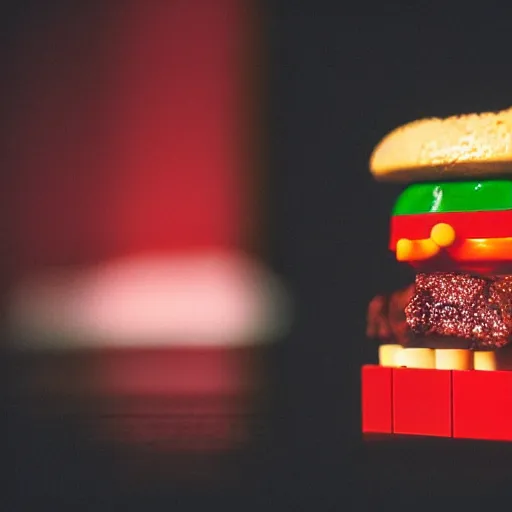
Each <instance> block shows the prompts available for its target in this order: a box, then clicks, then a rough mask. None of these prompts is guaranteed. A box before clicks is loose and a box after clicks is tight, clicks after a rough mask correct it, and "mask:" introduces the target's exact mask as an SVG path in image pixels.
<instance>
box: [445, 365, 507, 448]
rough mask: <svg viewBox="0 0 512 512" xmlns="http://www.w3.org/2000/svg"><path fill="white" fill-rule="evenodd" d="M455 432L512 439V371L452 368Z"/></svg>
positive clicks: (456, 433)
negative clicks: (457, 369) (454, 369)
mask: <svg viewBox="0 0 512 512" xmlns="http://www.w3.org/2000/svg"><path fill="white" fill-rule="evenodd" d="M453 436H454V437H458V438H466V439H487V440H496V441H512V372H510V371H492V372H490V371H489V372H487V371H478V370H473V371H454V372H453Z"/></svg>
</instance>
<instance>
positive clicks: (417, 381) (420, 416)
mask: <svg viewBox="0 0 512 512" xmlns="http://www.w3.org/2000/svg"><path fill="white" fill-rule="evenodd" d="M451 373H452V372H451V371H450V370H426V369H413V368H394V369H393V432H394V433H395V434H412V435H424V436H438V437H451V435H452V413H451V407H452V400H451V394H452V391H451V385H452V379H451Z"/></svg>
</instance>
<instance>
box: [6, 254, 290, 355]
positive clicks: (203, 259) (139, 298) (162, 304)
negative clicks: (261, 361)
mask: <svg viewBox="0 0 512 512" xmlns="http://www.w3.org/2000/svg"><path fill="white" fill-rule="evenodd" d="M9 302H10V304H9V306H10V307H9V315H8V318H9V329H10V334H11V336H10V339H11V342H12V344H13V348H23V349H41V348H50V347H51V348H58V349H69V348H77V347H115V346H141V345H142V346H181V345H182V346H212V345H213V346H216V345H224V346H226V345H227V346H236V345H247V344H252V343H261V342H266V341H269V340H271V339H273V338H275V337H276V336H279V334H280V333H282V332H283V330H284V329H285V328H286V326H287V324H288V322H289V319H290V312H289V304H288V300H287V297H286V295H285V292H284V290H283V287H282V286H281V283H280V282H279V280H278V279H277V278H276V276H274V275H273V274H272V273H270V272H269V271H268V270H266V269H265V268H264V267H263V266H261V265H260V264H258V263H257V262H255V261H254V260H251V259H250V258H248V257H246V256H244V255H239V254H234V253H221V252H210V253H201V254H192V255H180V256H175V255H172V256H160V257H137V258H126V259H122V260H118V261H112V262H109V263H107V264H104V265H102V266H100V267H95V268H94V267H93V268H92V269H86V270H74V271H69V270H68V271H60V272H59V273H57V272H55V273H53V274H52V273H49V274H47V275H45V276H43V277H37V278H33V279H27V280H25V281H24V282H23V283H22V284H21V285H20V286H19V287H18V288H17V289H16V290H14V292H13V294H12V296H11V299H10V301H9Z"/></svg>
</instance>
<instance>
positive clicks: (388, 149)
mask: <svg viewBox="0 0 512 512" xmlns="http://www.w3.org/2000/svg"><path fill="white" fill-rule="evenodd" d="M370 171H371V173H372V174H373V175H374V177H375V178H376V179H378V180H382V181H402V182H410V181H424V180H427V181H428V180H434V179H457V178H459V179H460V178H470V177H476V178H478V177H480V176H485V177H488V176H491V175H502V174H509V173H512V108H509V109H508V110H503V111H501V112H496V113H493V112H485V113H480V114H466V115H459V116H452V117H447V118H444V119H440V118H430V119H420V120H418V121H413V122H411V123H408V124H405V125H403V126H400V127H399V128H396V129H395V130H393V131H392V132H390V133H389V134H388V135H386V136H385V137H384V138H383V139H382V140H381V141H380V143H379V144H378V145H377V146H376V147H375V149H374V151H373V153H372V155H371V158H370Z"/></svg>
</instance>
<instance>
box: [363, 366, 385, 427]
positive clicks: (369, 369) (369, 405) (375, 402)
mask: <svg viewBox="0 0 512 512" xmlns="http://www.w3.org/2000/svg"><path fill="white" fill-rule="evenodd" d="M361 377H362V382H361V387H362V390H361V391H362V404H361V406H362V410H361V413H362V428H363V432H376V433H387V434H391V432H392V412H391V411H392V408H391V393H392V391H391V382H392V369H391V368H388V367H385V366H377V365H366V366H363V368H362V371H361Z"/></svg>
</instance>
